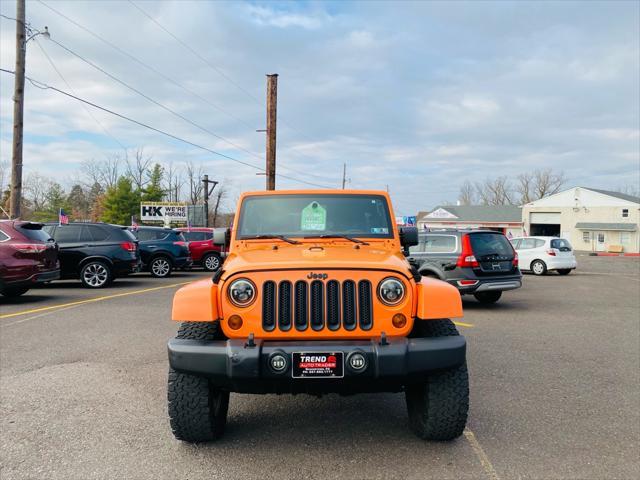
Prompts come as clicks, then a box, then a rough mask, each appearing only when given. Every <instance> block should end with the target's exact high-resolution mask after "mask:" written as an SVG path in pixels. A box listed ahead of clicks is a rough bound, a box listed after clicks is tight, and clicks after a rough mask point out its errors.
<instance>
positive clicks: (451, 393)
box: [405, 319, 469, 441]
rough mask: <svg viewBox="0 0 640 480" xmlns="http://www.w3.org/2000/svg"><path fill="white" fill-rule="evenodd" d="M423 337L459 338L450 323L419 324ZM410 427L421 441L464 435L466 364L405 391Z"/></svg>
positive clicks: (438, 321)
mask: <svg viewBox="0 0 640 480" xmlns="http://www.w3.org/2000/svg"><path fill="white" fill-rule="evenodd" d="M420 324H422V325H423V327H421V330H422V331H421V333H422V334H423V335H424V336H425V337H442V336H456V335H459V333H458V330H457V329H456V327H455V325H454V324H453V322H452V321H451V320H446V319H445V320H423V321H420ZM405 397H406V402H407V411H408V413H409V426H410V427H411V430H413V432H414V433H415V434H416V435H417V436H418V437H420V438H422V439H424V440H439V441H446V440H453V439H455V438H457V437H459V436H460V435H462V432H463V431H464V427H465V425H466V423H467V413H468V411H469V376H468V373H467V365H466V362H465V363H464V364H462V365H460V366H458V367H455V368H450V369H447V370H441V371H437V372H433V373H431V374H430V375H429V376H428V377H427V380H426V381H425V382H422V383H418V384H411V385H408V386H407V387H406V388H405Z"/></svg>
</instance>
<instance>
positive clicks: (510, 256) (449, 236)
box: [408, 230, 522, 303]
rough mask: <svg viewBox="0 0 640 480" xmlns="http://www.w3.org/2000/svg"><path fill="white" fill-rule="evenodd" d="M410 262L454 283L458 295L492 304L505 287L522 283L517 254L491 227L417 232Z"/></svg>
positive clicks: (512, 287) (425, 273)
mask: <svg viewBox="0 0 640 480" xmlns="http://www.w3.org/2000/svg"><path fill="white" fill-rule="evenodd" d="M419 240H420V241H419V243H418V245H415V246H413V247H410V248H409V258H408V260H409V262H410V263H412V264H413V265H414V266H415V267H416V268H417V269H418V271H419V272H420V273H421V274H422V275H423V276H428V277H434V278H439V279H440V280H444V281H446V282H448V283H450V284H451V285H453V286H455V287H456V288H457V289H458V290H459V291H460V294H461V295H473V296H474V297H475V298H476V299H477V300H478V301H479V302H481V303H495V302H497V301H498V300H499V299H500V297H501V296H502V292H504V291H505V290H513V289H516V288H520V287H521V286H522V274H521V273H520V270H519V269H518V255H517V253H516V252H515V250H514V249H513V247H512V246H511V243H510V242H509V240H507V237H505V236H504V235H503V234H502V233H500V232H495V231H492V230H438V231H430V232H426V233H420V235H419Z"/></svg>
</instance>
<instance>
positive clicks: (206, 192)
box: [202, 175, 218, 227]
mask: <svg viewBox="0 0 640 480" xmlns="http://www.w3.org/2000/svg"><path fill="white" fill-rule="evenodd" d="M202 183H204V226H205V227H208V226H209V197H210V196H211V194H212V193H213V189H214V188H216V185H217V184H218V182H216V181H215V180H209V175H205V176H204V177H203V178H202ZM209 184H211V189H209Z"/></svg>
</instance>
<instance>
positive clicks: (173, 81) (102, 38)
mask: <svg viewBox="0 0 640 480" xmlns="http://www.w3.org/2000/svg"><path fill="white" fill-rule="evenodd" d="M37 1H38V3H40V4H41V5H43V6H44V7H46V8H48V9H49V10H51V11H52V12H54V13H55V14H57V15H59V16H60V17H62V18H64V19H65V20H67V21H68V22H70V23H71V24H73V25H75V26H76V27H78V28H80V29H82V30H83V31H85V32H87V33H89V34H90V35H92V36H93V37H95V38H97V39H98V40H100V41H101V42H103V43H105V44H106V45H108V46H109V47H111V48H113V49H114V50H116V51H118V52H119V53H121V54H122V55H125V56H126V57H128V58H129V59H131V60H133V61H134V62H136V63H138V64H140V65H142V66H143V67H145V68H146V69H148V70H150V71H152V72H153V73H155V74H156V75H158V76H160V77H161V78H163V79H165V80H166V81H168V82H170V83H172V84H173V85H176V86H177V87H179V88H181V89H182V90H184V91H185V92H187V93H189V94H191V95H194V96H195V97H197V98H198V99H200V100H202V101H203V102H205V103H207V104H208V105H210V106H212V107H213V108H215V109H217V110H219V111H220V112H222V113H224V114H226V115H228V116H230V117H231V118H234V119H235V120H237V121H238V122H240V123H242V124H243V125H245V126H247V127H248V128H249V129H250V130H254V126H252V125H250V124H249V123H247V122H245V121H244V120H242V119H241V118H239V117H237V116H236V115H234V114H232V113H230V112H228V111H227V110H225V109H223V108H222V107H220V106H218V105H216V104H214V103H213V102H211V101H209V100H208V99H206V98H205V97H203V96H201V95H200V94H198V93H196V92H194V91H192V90H190V89H188V88H187V87H185V86H184V85H182V84H181V83H179V82H178V81H176V80H174V79H173V78H171V77H169V76H167V75H165V74H164V73H163V72H161V71H160V70H158V69H157V68H155V67H153V66H151V65H149V64H147V63H145V62H144V61H142V60H140V59H139V58H137V57H135V56H133V55H131V54H130V53H128V52H126V51H125V50H123V49H121V48H120V47H118V46H117V45H115V44H114V43H112V42H110V41H109V40H107V39H105V38H104V37H102V36H100V35H98V34H97V33H95V32H93V31H92V30H91V29H89V28H87V27H85V26H84V25H82V24H80V23H79V22H77V21H75V20H73V19H72V18H70V17H68V16H67V15H65V14H64V13H62V12H60V11H59V10H57V9H55V8H53V7H51V6H50V5H48V4H46V3H45V2H43V1H42V0H37ZM134 6H135V7H136V8H138V9H140V8H139V7H138V6H137V5H135V4H134ZM140 10H141V9H140ZM145 14H146V12H145ZM149 18H151V17H149ZM151 19H152V20H153V18H151ZM156 23H157V22H156ZM158 25H159V26H161V25H160V24H158ZM161 27H162V26H161ZM162 28H163V29H164V27H162ZM165 30H166V29H165ZM167 33H169V34H170V35H172V36H173V34H171V33H170V32H168V31H167ZM175 38H176V40H178V41H180V42H181V44H183V43H184V42H182V41H181V40H179V39H178V38H177V37H175ZM50 40H51V41H52V42H54V43H56V44H57V45H58V46H60V47H61V48H63V49H64V50H66V51H67V52H68V53H70V54H71V55H74V56H76V57H77V58H79V59H80V60H82V61H83V62H85V63H87V64H89V65H90V66H92V67H93V68H96V69H98V70H99V71H101V72H102V73H104V74H105V75H107V76H108V77H110V78H111V79H113V80H114V81H116V82H118V83H120V84H122V85H123V86H125V87H126V88H128V89H130V90H132V91H134V92H135V93H137V94H138V95H141V96H143V97H144V98H146V99H147V100H149V101H151V102H153V103H155V104H156V105H158V106H160V107H161V108H163V109H165V110H167V111H169V112H170V113H171V114H173V115H176V116H178V117H179V118H180V119H182V120H183V121H186V122H188V123H190V124H191V125H193V126H195V127H196V128H199V129H200V130H203V131H204V132H206V133H208V134H210V135H213V136H215V137H216V138H218V139H220V140H222V141H224V142H226V143H228V144H229V145H232V146H233V147H235V148H237V149H238V150H241V151H243V152H245V153H247V154H248V155H251V156H253V157H255V158H257V159H260V160H262V159H263V157H262V156H261V155H259V154H257V153H255V152H252V151H250V150H247V149H245V148H243V147H241V146H240V145H237V144H236V143H233V142H232V141H230V140H228V139H226V138H224V137H222V136H220V135H218V134H216V133H215V132H212V131H211V130H208V129H206V128H205V127H203V126H201V125H198V124H196V123H195V122H193V121H191V120H190V119H188V118H187V117H185V116H183V115H181V114H179V113H177V112H175V111H174V110H171V109H169V107H166V106H165V105H163V104H161V103H160V102H158V101H156V100H154V99H152V98H150V97H149V96H147V95H145V94H144V93H142V92H141V91H140V90H138V89H136V88H134V87H132V86H130V85H128V84H127V83H125V82H124V81H122V80H120V79H118V78H117V77H115V76H114V75H112V74H110V73H109V72H107V71H105V70H104V69H102V68H101V67H99V66H98V65H96V64H94V63H93V62H91V61H89V60H88V59H86V58H84V57H83V56H81V55H80V54H78V53H76V52H74V51H73V50H71V49H70V48H68V47H66V46H64V45H63V44H61V43H60V42H57V41H56V40H54V39H50ZM184 45H185V46H186V47H187V48H190V47H188V45H187V44H184ZM196 54H197V53H196ZM209 66H210V67H211V68H214V69H215V67H213V66H211V65H209ZM216 71H218V70H216ZM218 73H220V74H221V75H223V76H224V73H223V72H220V71H218ZM240 88H241V87H240ZM253 98H254V99H255V97H253ZM255 100H257V99H255ZM296 154H297V155H300V156H305V157H308V158H312V157H310V156H309V155H306V154H303V153H299V152H298V153H296ZM280 168H282V169H285V170H288V171H291V172H293V173H298V174H300V175H307V176H311V177H315V178H320V179H324V180H332V179H330V177H327V176H323V175H315V174H313V173H303V172H300V171H297V170H295V169H292V168H290V167H287V166H286V165H280Z"/></svg>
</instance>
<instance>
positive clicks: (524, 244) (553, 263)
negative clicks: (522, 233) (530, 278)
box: [511, 237, 576, 275]
mask: <svg viewBox="0 0 640 480" xmlns="http://www.w3.org/2000/svg"><path fill="white" fill-rule="evenodd" d="M511 244H512V245H513V248H514V249H515V250H516V252H518V258H519V259H520V269H521V270H530V271H532V272H533V273H534V274H536V275H545V274H546V273H547V272H548V271H549V270H555V271H557V272H558V273H559V274H560V275H568V274H569V273H571V270H573V269H574V268H576V257H575V256H574V255H573V249H572V248H571V244H570V243H569V241H568V240H565V239H564V238H558V237H519V238H512V239H511Z"/></svg>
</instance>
